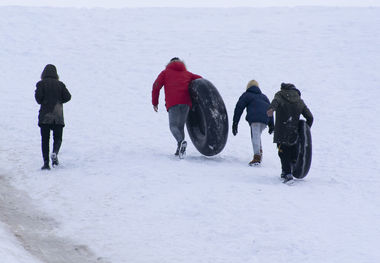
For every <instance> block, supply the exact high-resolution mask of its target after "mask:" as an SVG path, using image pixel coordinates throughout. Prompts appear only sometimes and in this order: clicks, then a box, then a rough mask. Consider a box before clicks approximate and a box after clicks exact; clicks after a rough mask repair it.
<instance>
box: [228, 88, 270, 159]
mask: <svg viewBox="0 0 380 263" xmlns="http://www.w3.org/2000/svg"><path fill="white" fill-rule="evenodd" d="M269 105H270V102H269V99H268V97H267V96H266V95H265V94H263V93H262V92H261V90H260V88H259V84H258V83H257V81H256V80H251V81H249V82H248V85H247V91H246V92H244V93H243V94H242V95H241V96H240V98H239V100H238V102H237V104H236V107H235V111H234V117H233V124H232V134H233V135H234V136H235V135H236V134H237V132H238V124H239V120H240V117H241V115H242V113H243V111H244V109H247V116H246V118H245V119H246V120H247V122H248V123H249V126H250V128H251V141H252V147H253V153H254V155H253V160H252V161H250V162H249V165H259V164H260V163H261V160H262V156H263V148H262V145H261V133H262V132H263V130H264V129H265V128H266V126H267V125H268V126H269V129H270V130H273V129H274V123H273V117H268V116H267V113H266V112H267V110H268V108H269Z"/></svg>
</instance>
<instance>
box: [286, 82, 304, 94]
mask: <svg viewBox="0 0 380 263" xmlns="http://www.w3.org/2000/svg"><path fill="white" fill-rule="evenodd" d="M281 89H286V90H291V89H292V90H295V91H297V93H298V95H300V96H301V91H300V90H299V89H297V88H296V86H294V84H292V83H281Z"/></svg>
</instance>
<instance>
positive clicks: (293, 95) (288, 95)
mask: <svg viewBox="0 0 380 263" xmlns="http://www.w3.org/2000/svg"><path fill="white" fill-rule="evenodd" d="M280 94H281V97H282V98H283V99H284V100H286V101H288V102H289V103H296V102H298V101H299V100H300V99H301V92H300V91H299V90H298V89H297V88H296V87H295V86H294V85H293V84H291V83H281V91H280Z"/></svg>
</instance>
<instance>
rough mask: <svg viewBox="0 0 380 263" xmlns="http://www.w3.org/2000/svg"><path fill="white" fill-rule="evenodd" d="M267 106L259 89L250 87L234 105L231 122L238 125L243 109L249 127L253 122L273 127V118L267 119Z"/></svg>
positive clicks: (266, 99)
mask: <svg viewBox="0 0 380 263" xmlns="http://www.w3.org/2000/svg"><path fill="white" fill-rule="evenodd" d="M269 104H270V102H269V99H268V97H267V96H265V95H264V94H263V93H262V92H261V90H260V88H259V87H256V86H252V87H250V88H248V89H247V91H246V92H244V93H243V94H242V95H241V96H240V98H239V100H238V102H237V103H236V107H235V111H234V117H233V122H235V123H239V120H240V117H241V115H242V113H243V111H244V109H245V108H247V116H246V117H245V119H246V120H247V122H248V123H249V124H250V125H251V123H253V122H261V123H264V124H269V125H273V117H270V118H269V117H268V116H267V110H268V108H269Z"/></svg>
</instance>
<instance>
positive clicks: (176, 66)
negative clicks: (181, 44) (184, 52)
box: [166, 60, 186, 71]
mask: <svg viewBox="0 0 380 263" xmlns="http://www.w3.org/2000/svg"><path fill="white" fill-rule="evenodd" d="M166 68H167V69H171V70H175V71H186V66H185V64H184V63H183V62H182V61H178V60H176V61H173V62H170V63H169V64H168V65H167V66H166Z"/></svg>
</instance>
